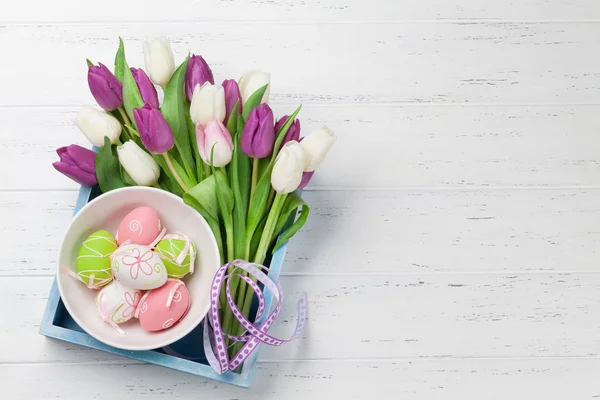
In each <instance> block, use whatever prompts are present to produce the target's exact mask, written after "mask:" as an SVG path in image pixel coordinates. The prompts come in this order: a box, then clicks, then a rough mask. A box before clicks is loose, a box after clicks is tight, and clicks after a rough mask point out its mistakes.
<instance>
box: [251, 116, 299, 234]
mask: <svg viewBox="0 0 600 400" xmlns="http://www.w3.org/2000/svg"><path fill="white" fill-rule="evenodd" d="M301 108H302V106H299V107H298V108H297V109H296V111H294V113H293V114H292V115H291V116H290V118H288V120H287V121H286V122H285V124H284V125H283V126H282V127H281V129H280V131H279V132H278V133H277V139H276V141H275V147H274V148H275V149H278V148H279V146H281V142H282V141H283V138H284V137H285V134H286V133H287V131H288V129H290V126H292V122H294V119H295V118H296V116H297V115H298V113H299V112H300V109H301ZM275 158H276V155H275V152H273V155H272V156H271V161H270V162H269V165H267V167H266V168H265V171H264V173H263V174H262V175H261V177H260V178H259V180H258V183H257V184H256V188H255V189H254V194H253V195H252V201H251V206H250V210H249V211H248V225H247V227H246V235H247V236H248V237H252V235H253V234H254V231H255V230H256V227H257V226H258V223H259V222H260V220H261V219H262V218H263V216H264V215H266V214H267V213H268V211H269V210H267V209H266V206H267V200H268V198H269V192H270V191H271V172H272V171H273V165H274V164H275Z"/></svg>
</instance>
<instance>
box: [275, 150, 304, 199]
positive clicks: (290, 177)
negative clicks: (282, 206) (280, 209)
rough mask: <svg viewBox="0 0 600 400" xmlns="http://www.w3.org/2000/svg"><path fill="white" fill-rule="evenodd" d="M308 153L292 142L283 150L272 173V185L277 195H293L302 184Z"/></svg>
mask: <svg viewBox="0 0 600 400" xmlns="http://www.w3.org/2000/svg"><path fill="white" fill-rule="evenodd" d="M305 166H306V153H305V151H304V149H303V148H302V146H301V145H300V143H298V142H296V141H291V142H288V143H286V145H285V146H283V147H282V148H281V151H280V152H279V154H278V155H277V158H276V159H275V165H274V166H273V172H271V185H273V189H275V191H276V192H277V193H283V194H285V193H291V192H293V191H294V190H296V189H297V188H298V186H299V185H300V183H301V182H302V172H303V171H304V167H305Z"/></svg>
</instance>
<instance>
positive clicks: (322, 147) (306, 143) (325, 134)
mask: <svg viewBox="0 0 600 400" xmlns="http://www.w3.org/2000/svg"><path fill="white" fill-rule="evenodd" d="M336 140H337V137H336V136H335V134H334V133H333V131H332V130H331V129H329V128H328V127H326V126H324V127H322V128H321V129H319V130H317V131H315V132H313V133H311V134H310V135H308V136H307V137H305V138H304V139H303V140H302V142H300V144H301V145H302V147H303V148H304V151H306V154H307V156H308V162H307V164H306V168H305V169H304V171H306V172H312V171H314V170H315V169H317V168H319V165H321V163H322V162H323V160H324V159H325V156H326V155H327V153H328V152H329V149H331V146H333V144H334V143H335V141H336Z"/></svg>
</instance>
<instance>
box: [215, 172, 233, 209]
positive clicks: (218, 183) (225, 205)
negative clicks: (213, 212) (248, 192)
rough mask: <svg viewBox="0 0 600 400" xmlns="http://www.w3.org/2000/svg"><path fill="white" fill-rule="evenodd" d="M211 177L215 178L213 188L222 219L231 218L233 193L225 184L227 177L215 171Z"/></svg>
mask: <svg viewBox="0 0 600 400" xmlns="http://www.w3.org/2000/svg"><path fill="white" fill-rule="evenodd" d="M211 176H212V177H214V178H215V187H216V189H217V198H218V203H219V206H220V207H221V213H222V214H223V217H224V218H227V217H228V218H231V212H232V211H233V204H234V200H233V191H232V190H231V188H230V187H229V184H228V183H227V175H225V174H224V173H223V172H222V171H221V170H218V169H217V170H215V172H213V174H212V175H211Z"/></svg>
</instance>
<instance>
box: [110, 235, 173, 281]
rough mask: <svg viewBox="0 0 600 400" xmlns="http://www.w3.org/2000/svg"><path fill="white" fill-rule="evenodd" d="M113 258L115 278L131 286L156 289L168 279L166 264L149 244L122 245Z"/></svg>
mask: <svg viewBox="0 0 600 400" xmlns="http://www.w3.org/2000/svg"><path fill="white" fill-rule="evenodd" d="M111 259H112V271H113V274H114V276H115V279H118V280H119V281H121V283H123V284H124V285H125V286H129V287H130V288H133V289H140V290H149V289H155V288H157V287H160V286H162V285H164V284H165V282H166V281H167V269H166V268H165V265H164V264H163V262H162V260H161V259H160V256H159V255H158V254H156V253H155V252H153V251H152V249H151V248H150V247H148V246H141V245H139V244H127V245H125V246H121V247H119V248H118V249H117V251H115V252H114V254H113V255H112V257H111Z"/></svg>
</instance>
